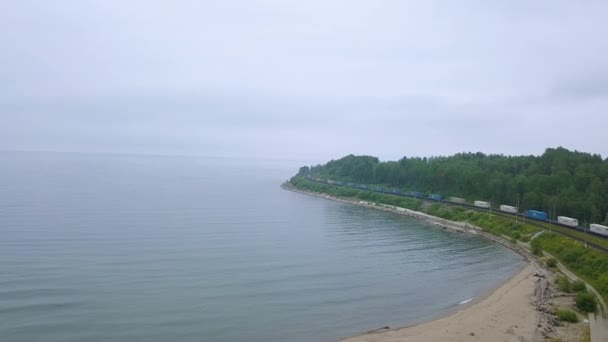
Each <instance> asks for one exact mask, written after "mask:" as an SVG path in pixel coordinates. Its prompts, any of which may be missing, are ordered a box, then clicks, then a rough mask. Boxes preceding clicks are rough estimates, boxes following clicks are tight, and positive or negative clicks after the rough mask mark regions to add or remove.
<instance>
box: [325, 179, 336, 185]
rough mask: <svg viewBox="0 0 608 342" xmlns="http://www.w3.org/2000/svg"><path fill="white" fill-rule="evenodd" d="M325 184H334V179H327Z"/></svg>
mask: <svg viewBox="0 0 608 342" xmlns="http://www.w3.org/2000/svg"><path fill="white" fill-rule="evenodd" d="M327 184H336V181H335V180H333V179H328V180H327Z"/></svg>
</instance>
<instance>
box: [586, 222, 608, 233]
mask: <svg viewBox="0 0 608 342" xmlns="http://www.w3.org/2000/svg"><path fill="white" fill-rule="evenodd" d="M589 230H591V231H592V232H594V233H597V234H600V235H604V236H608V227H606V226H602V225H601V224H597V223H593V224H591V225H589Z"/></svg>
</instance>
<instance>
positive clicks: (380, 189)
mask: <svg viewBox="0 0 608 342" xmlns="http://www.w3.org/2000/svg"><path fill="white" fill-rule="evenodd" d="M374 191H376V192H384V188H383V187H381V186H377V187H376V188H375V189H374Z"/></svg>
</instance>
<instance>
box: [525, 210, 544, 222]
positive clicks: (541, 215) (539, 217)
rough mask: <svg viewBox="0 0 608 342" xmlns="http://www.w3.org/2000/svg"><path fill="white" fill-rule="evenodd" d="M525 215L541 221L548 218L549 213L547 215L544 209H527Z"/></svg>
mask: <svg viewBox="0 0 608 342" xmlns="http://www.w3.org/2000/svg"><path fill="white" fill-rule="evenodd" d="M526 216H527V217H529V218H533V219H536V220H542V221H547V220H549V215H547V213H545V212H544V211H537V210H528V211H526Z"/></svg>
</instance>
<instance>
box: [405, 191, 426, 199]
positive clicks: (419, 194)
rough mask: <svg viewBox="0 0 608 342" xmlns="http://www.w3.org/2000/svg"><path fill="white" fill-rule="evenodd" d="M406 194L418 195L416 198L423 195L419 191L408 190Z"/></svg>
mask: <svg viewBox="0 0 608 342" xmlns="http://www.w3.org/2000/svg"><path fill="white" fill-rule="evenodd" d="M407 195H408V196H412V197H418V198H422V197H424V195H423V194H422V192H420V191H408V193H407Z"/></svg>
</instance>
